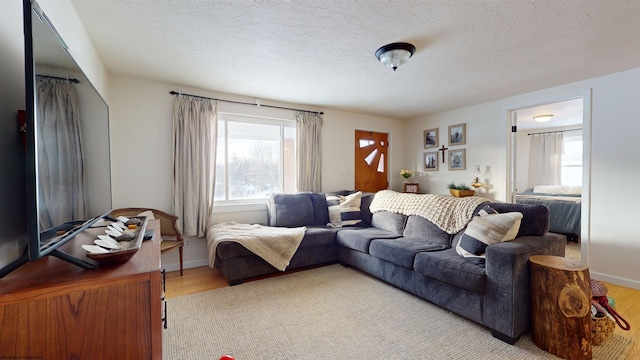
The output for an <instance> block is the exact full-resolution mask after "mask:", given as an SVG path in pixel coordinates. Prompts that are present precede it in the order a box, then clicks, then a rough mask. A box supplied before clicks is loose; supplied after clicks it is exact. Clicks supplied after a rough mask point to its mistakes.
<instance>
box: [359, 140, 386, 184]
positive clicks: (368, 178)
mask: <svg viewBox="0 0 640 360" xmlns="http://www.w3.org/2000/svg"><path fill="white" fill-rule="evenodd" d="M388 138H389V135H388V134H386V133H379V132H373V131H364V130H356V131H355V189H356V190H360V191H363V192H377V191H380V190H384V189H387V188H388V187H389V180H388V166H387V164H388V161H389V160H388V159H389V157H388V156H387V153H388V151H389V140H388Z"/></svg>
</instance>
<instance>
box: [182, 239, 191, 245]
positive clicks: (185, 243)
mask: <svg viewBox="0 0 640 360" xmlns="http://www.w3.org/2000/svg"><path fill="white" fill-rule="evenodd" d="M184 247H191V239H189V238H184Z"/></svg>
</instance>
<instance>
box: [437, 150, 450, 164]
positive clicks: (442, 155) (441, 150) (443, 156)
mask: <svg viewBox="0 0 640 360" xmlns="http://www.w3.org/2000/svg"><path fill="white" fill-rule="evenodd" d="M445 150H449V148H448V147H444V145H442V147H441V148H440V149H438V151H442V163H443V164H444V151H445Z"/></svg>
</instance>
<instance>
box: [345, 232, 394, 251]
mask: <svg viewBox="0 0 640 360" xmlns="http://www.w3.org/2000/svg"><path fill="white" fill-rule="evenodd" d="M401 236H402V235H400V234H395V233H392V232H389V231H385V230H382V229H378V228H374V227H368V228H356V229H341V230H340V231H338V234H337V235H336V242H337V243H338V245H339V246H344V247H346V248H349V249H352V250H357V251H360V252H363V253H367V254H368V253H369V244H370V243H371V241H372V240H374V239H396V238H399V237H401Z"/></svg>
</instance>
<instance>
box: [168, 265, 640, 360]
mask: <svg viewBox="0 0 640 360" xmlns="http://www.w3.org/2000/svg"><path fill="white" fill-rule="evenodd" d="M168 308H169V312H168V316H169V327H168V329H166V330H164V332H163V355H164V357H163V358H164V359H207V360H212V359H213V360H217V359H219V358H220V356H222V355H231V356H233V357H235V359H237V360H245V359H269V360H271V359H279V360H282V359H292V360H293V359H296V360H302V359H314V360H315V359H477V358H483V359H556V357H555V356H553V355H551V354H548V353H547V352H545V351H543V350H541V349H539V348H538V347H537V346H536V345H535V344H534V343H533V342H532V340H531V336H530V334H525V335H523V337H522V338H521V339H520V340H519V341H518V342H516V344H515V345H509V344H506V343H504V342H502V341H500V340H497V339H495V338H493V337H492V336H491V332H490V331H489V329H487V328H485V327H483V326H481V325H478V324H476V323H474V322H472V321H469V320H466V319H464V318H462V317H460V316H458V315H455V314H453V313H451V312H449V311H447V310H444V309H442V308H440V307H438V306H436V305H433V304H431V303H429V302H427V301H424V300H422V299H420V298H418V297H416V296H413V295H411V294H409V293H406V292H404V291H402V290H399V289H397V288H395V287H393V286H391V285H388V284H386V283H384V282H381V281H379V280H377V279H375V278H373V277H370V276H368V275H366V274H364V273H361V272H359V271H358V270H355V269H352V268H344V267H342V266H340V265H331V266H325V267H321V268H316V269H311V270H305V271H301V272H297V273H291V274H286V275H283V276H278V277H273V278H267V279H263V280H258V281H253V282H248V283H245V284H242V285H237V286H233V287H225V288H220V289H216V290H210V291H206V292H201V293H196V294H191V295H186V296H180V297H177V298H172V299H168ZM631 344H632V340H631V339H628V338H625V337H622V336H619V335H617V334H614V336H613V337H612V338H610V339H609V340H607V341H606V342H605V343H604V344H602V345H600V346H594V348H593V353H594V359H603V360H604V359H607V360H608V359H611V360H618V359H624V357H625V356H626V355H627V354H628V353H629V351H630V349H631Z"/></svg>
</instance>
